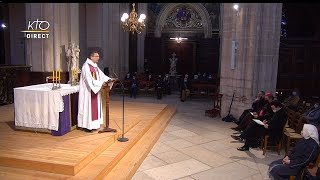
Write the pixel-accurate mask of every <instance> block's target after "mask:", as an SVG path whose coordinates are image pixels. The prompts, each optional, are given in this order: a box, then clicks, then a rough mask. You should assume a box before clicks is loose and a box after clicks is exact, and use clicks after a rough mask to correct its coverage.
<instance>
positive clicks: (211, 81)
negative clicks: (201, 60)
mask: <svg viewBox="0 0 320 180" xmlns="http://www.w3.org/2000/svg"><path fill="white" fill-rule="evenodd" d="M208 82H209V83H213V76H212V75H211V74H209V75H208Z"/></svg>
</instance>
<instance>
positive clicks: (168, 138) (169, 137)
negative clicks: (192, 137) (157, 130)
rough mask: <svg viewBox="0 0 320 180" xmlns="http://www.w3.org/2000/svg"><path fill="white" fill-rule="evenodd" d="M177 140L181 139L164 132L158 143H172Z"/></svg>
mask: <svg viewBox="0 0 320 180" xmlns="http://www.w3.org/2000/svg"><path fill="white" fill-rule="evenodd" d="M175 139H179V137H178V136H175V135H173V134H169V133H168V132H163V133H162V134H161V136H160V138H159V140H158V141H157V142H165V141H172V140H175Z"/></svg>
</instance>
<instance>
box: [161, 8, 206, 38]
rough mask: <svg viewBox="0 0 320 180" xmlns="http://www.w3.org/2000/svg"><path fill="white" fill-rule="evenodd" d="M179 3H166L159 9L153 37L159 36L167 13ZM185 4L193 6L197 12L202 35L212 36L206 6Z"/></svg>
mask: <svg viewBox="0 0 320 180" xmlns="http://www.w3.org/2000/svg"><path fill="white" fill-rule="evenodd" d="M180 4H181V3H167V4H166V5H165V6H164V7H163V8H162V9H161V11H160V13H159V15H158V17H157V20H156V26H155V37H161V32H162V29H163V27H164V23H165V21H166V18H167V17H168V15H169V14H170V13H171V12H172V10H173V9H174V8H175V7H176V6H179V5H180ZM184 4H185V5H187V6H190V7H191V8H193V9H194V10H195V11H196V12H197V13H199V15H200V17H201V20H202V25H203V30H204V37H205V38H211V37H212V25H211V20H210V15H209V13H208V11H207V10H206V8H205V7H204V6H203V5H202V4H201V3H184Z"/></svg>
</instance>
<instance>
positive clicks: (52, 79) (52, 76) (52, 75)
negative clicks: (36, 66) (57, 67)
mask: <svg viewBox="0 0 320 180" xmlns="http://www.w3.org/2000/svg"><path fill="white" fill-rule="evenodd" d="M53 81H54V71H52V83H53Z"/></svg>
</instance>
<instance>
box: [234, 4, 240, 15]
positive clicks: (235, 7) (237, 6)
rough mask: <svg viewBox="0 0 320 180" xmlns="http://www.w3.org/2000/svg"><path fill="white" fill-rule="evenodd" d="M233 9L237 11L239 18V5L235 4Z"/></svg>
mask: <svg viewBox="0 0 320 180" xmlns="http://www.w3.org/2000/svg"><path fill="white" fill-rule="evenodd" d="M233 9H234V10H235V11H237V16H239V11H240V10H239V4H234V5H233Z"/></svg>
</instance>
